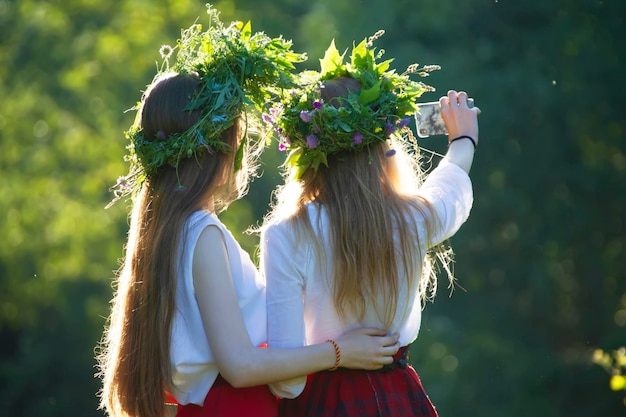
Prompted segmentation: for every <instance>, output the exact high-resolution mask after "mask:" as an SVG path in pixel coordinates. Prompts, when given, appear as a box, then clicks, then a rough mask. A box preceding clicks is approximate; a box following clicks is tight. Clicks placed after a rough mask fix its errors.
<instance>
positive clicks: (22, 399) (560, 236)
mask: <svg viewBox="0 0 626 417" xmlns="http://www.w3.org/2000/svg"><path fill="white" fill-rule="evenodd" d="M213 4H214V5H215V6H216V7H217V8H218V9H219V10H220V11H221V12H222V20H224V21H226V22H229V21H231V20H244V21H245V20H249V19H250V20H252V25H253V30H262V31H265V32H267V33H268V34H270V35H272V36H278V35H280V34H282V35H284V37H286V38H291V39H293V40H294V49H295V50H297V51H306V52H308V54H309V61H308V63H307V64H306V65H303V66H302V68H317V62H318V58H320V57H321V54H322V53H323V51H324V49H325V48H326V46H327V45H328V43H329V42H330V40H331V39H332V38H335V39H336V42H337V45H338V47H339V49H343V48H346V47H348V46H350V45H351V43H352V41H353V40H357V41H360V40H361V39H363V38H364V37H367V36H369V35H371V34H373V33H374V32H375V31H376V30H378V29H384V30H385V31H386V35H385V36H383V37H382V38H381V39H380V40H379V41H378V42H377V45H378V46H379V47H382V48H384V49H385V50H386V57H395V58H396V61H395V67H396V68H398V69H400V70H403V69H404V68H406V66H407V65H409V64H411V63H414V62H418V63H420V64H439V65H441V67H442V70H441V71H437V72H435V73H433V74H432V75H431V77H430V78H429V79H427V80H426V81H427V82H428V83H430V84H432V85H433V86H435V87H436V88H437V92H435V93H429V94H427V95H426V96H424V101H430V100H436V99H438V98H439V96H441V95H442V94H445V92H446V91H447V90H448V89H463V90H466V91H468V92H469V93H470V95H472V96H473V97H475V99H476V103H477V105H478V106H480V108H481V109H482V115H481V116H480V126H481V143H480V146H479V149H478V152H477V155H476V159H475V162H474V167H473V170H472V178H473V181H474V186H475V205H474V208H473V211H472V215H471V217H470V219H469V221H468V223H467V224H466V225H465V226H464V227H463V228H462V229H461V231H460V232H459V234H457V236H455V237H454V238H453V240H452V244H453V246H454V248H455V250H456V254H457V263H456V275H457V277H458V279H459V284H460V285H461V286H462V287H463V288H464V289H460V288H457V289H456V290H455V291H454V293H453V294H452V296H451V297H449V295H450V294H449V292H448V291H447V290H446V288H445V284H444V283H443V280H442V285H441V289H440V291H439V295H438V297H437V299H436V301H435V303H433V304H429V305H428V306H427V307H426V310H425V313H424V321H423V325H422V331H421V334H420V337H419V338H418V340H417V341H416V343H415V344H414V345H413V347H412V363H413V364H414V366H415V367H416V369H417V370H418V372H419V373H420V374H421V377H422V381H423V383H424V385H425V386H426V389H427V391H428V392H429V393H430V396H431V398H432V400H433V401H434V403H435V404H436V405H437V408H438V410H439V412H440V415H441V416H442V417H444V416H454V417H462V416H463V417H464V416H467V417H469V416H481V417H502V416H505V417H508V416H511V417H517V416H519V417H533V416H542V417H552V416H568V417H577V416H580V417H582V416H585V417H589V416H615V417H617V416H624V415H626V406H625V404H624V397H625V396H626V391H624V388H623V387H621V386H620V384H621V381H622V380H621V379H620V378H619V376H617V377H613V379H611V375H610V372H614V373H616V374H619V373H620V372H624V370H623V368H622V367H620V366H619V365H617V366H613V370H612V371H611V369H610V368H611V366H610V355H611V352H613V351H614V350H616V349H618V348H619V347H620V346H624V345H626V279H625V275H626V233H625V232H626V224H625V221H626V220H625V219H626V216H625V214H624V211H625V209H626V192H625V191H626V185H625V184H626V139H625V137H624V134H625V129H626V117H625V116H624V113H625V111H626V105H625V103H626V87H625V83H624V81H625V79H624V78H625V77H624V74H625V72H624V65H625V64H626V59H625V58H626V34H625V31H624V29H625V28H626V24H625V23H626V22H625V16H626V2H624V1H621V0H604V1H599V0H527V1H522V0H495V1H494V0H466V1H459V0H411V1H409V0H393V1H390V0H361V1H357V0H315V1H310V2H303V1H296V0H238V1H234V0H226V1H216V2H215V3H213ZM204 13H205V6H204V2H202V1H191V0H169V1H165V0H150V1H148V0H120V1H113V2H107V1H97V0H50V1H34V0H13V1H10V0H9V1H7V0H0V178H1V181H0V208H1V211H2V214H1V215H0V236H3V238H2V239H0V414H1V415H6V416H28V417H31V416H32V417H35V416H37V417H40V416H48V417H51V416H59V417H60V416H70V415H71V416H85V417H91V416H102V412H101V411H98V410H97V400H96V392H97V390H98V388H99V381H98V380H97V379H95V378H94V373H95V368H94V364H95V362H94V359H93V357H94V348H95V346H96V344H97V342H98V340H99V338H100V335H101V332H102V326H103V324H104V317H106V316H107V314H108V308H109V305H108V302H109V300H110V298H111V295H112V289H111V281H112V277H113V275H114V271H115V270H116V269H117V268H118V266H119V258H120V257H121V256H122V246H123V244H124V240H125V236H126V231H127V219H126V209H127V207H125V205H124V204H118V205H116V206H114V207H113V208H111V209H109V210H104V206H105V205H106V203H107V202H108V201H109V200H110V198H111V195H110V194H109V192H108V187H109V186H110V185H111V184H113V183H114V182H115V180H116V179H117V177H118V176H119V175H121V174H124V173H125V172H126V165H125V163H124V162H123V155H124V153H125V149H124V147H125V143H124V138H123V134H122V132H123V131H124V130H125V129H126V128H127V127H128V126H130V124H131V122H132V119H133V117H134V113H132V112H125V110H126V109H128V108H130V107H132V106H133V105H134V104H135V102H136V101H137V100H138V99H139V97H140V94H141V90H142V89H143V88H144V87H145V85H146V84H147V83H148V82H149V81H150V80H151V78H152V76H153V74H154V72H155V70H156V62H157V61H158V60H159V56H158V49H159V47H160V46H161V45H162V44H173V42H174V41H175V40H176V39H177V38H178V36H179V34H180V29H181V28H183V27H187V26H189V25H190V24H191V23H193V21H194V20H195V19H196V18H197V17H200V21H201V22H202V21H203V19H205V14H204ZM421 144H422V145H423V146H424V147H425V148H428V149H431V150H435V151H439V152H441V151H444V150H445V139H444V138H443V137H435V138H429V139H424V140H422V142H421ZM280 158H281V156H280V155H279V154H278V152H277V151H275V150H274V149H273V148H272V149H268V152H267V153H266V155H265V157H264V166H263V170H264V174H265V175H264V176H263V177H262V178H260V179H257V180H256V181H255V182H254V183H253V184H252V188H251V191H250V193H249V195H248V197H247V198H246V199H245V200H243V201H241V202H238V203H236V204H234V205H233V206H232V207H231V209H230V210H229V212H228V213H226V214H225V215H224V216H223V219H224V221H225V222H226V223H227V224H228V226H229V227H230V228H231V229H232V230H233V232H234V233H235V235H236V236H238V237H240V239H241V242H242V244H243V245H244V247H245V249H247V250H248V251H249V252H250V253H252V254H255V253H256V245H257V237H256V236H254V235H246V234H243V231H244V230H245V229H246V228H247V227H248V226H249V225H253V224H256V223H257V222H258V221H259V220H260V219H261V217H262V216H263V214H264V213H265V212H266V210H267V207H268V202H269V201H270V194H271V190H272V189H273V188H274V186H275V185H276V184H277V182H278V181H279V180H280V178H279V176H278V174H277V170H276V165H277V164H278V163H279V162H280ZM436 160H437V158H435V161H436ZM596 349H602V350H603V351H606V352H607V356H605V358H604V359H605V363H604V365H605V366H601V365H599V364H597V363H594V360H593V353H594V351H595V350H596ZM605 368H606V369H605ZM610 381H613V386H612V387H611V385H610V383H609V382H610Z"/></svg>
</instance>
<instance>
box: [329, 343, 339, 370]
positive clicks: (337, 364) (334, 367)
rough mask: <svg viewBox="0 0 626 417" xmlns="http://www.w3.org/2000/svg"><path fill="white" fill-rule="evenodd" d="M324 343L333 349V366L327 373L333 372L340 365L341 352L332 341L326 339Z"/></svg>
mask: <svg viewBox="0 0 626 417" xmlns="http://www.w3.org/2000/svg"><path fill="white" fill-rule="evenodd" d="M326 341H327V342H328V343H330V344H331V345H333V347H334V348H335V366H333V367H332V368H330V369H329V371H334V370H336V369H337V368H339V364H341V350H339V345H338V344H337V342H335V341H334V340H333V339H328V340H326Z"/></svg>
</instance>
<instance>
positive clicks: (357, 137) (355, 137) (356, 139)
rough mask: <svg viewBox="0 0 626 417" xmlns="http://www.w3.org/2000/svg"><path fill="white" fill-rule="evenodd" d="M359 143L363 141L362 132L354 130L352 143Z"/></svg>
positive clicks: (355, 144)
mask: <svg viewBox="0 0 626 417" xmlns="http://www.w3.org/2000/svg"><path fill="white" fill-rule="evenodd" d="M361 143H363V134H362V133H361V132H356V133H355V134H354V135H352V144H353V145H354V146H357V145H360V144H361Z"/></svg>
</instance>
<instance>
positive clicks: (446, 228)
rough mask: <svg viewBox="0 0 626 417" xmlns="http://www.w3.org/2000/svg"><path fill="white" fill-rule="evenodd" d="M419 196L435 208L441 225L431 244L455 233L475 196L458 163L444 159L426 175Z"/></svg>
mask: <svg viewBox="0 0 626 417" xmlns="http://www.w3.org/2000/svg"><path fill="white" fill-rule="evenodd" d="M419 195H420V196H421V197H423V198H425V199H426V200H427V201H428V202H429V203H430V204H431V206H432V207H433V214H434V215H435V216H437V218H438V220H439V222H440V223H439V225H440V227H438V228H436V229H435V230H434V231H433V235H432V236H431V239H430V244H431V245H433V246H434V245H437V244H438V243H441V242H443V241H444V240H446V239H448V238H450V237H451V236H452V235H454V234H455V233H456V232H457V230H459V228H460V227H461V225H462V224H463V223H465V221H466V220H467V218H468V217H469V214H470V210H471V209H472V204H473V202H474V196H473V192H472V182H471V180H470V178H469V176H468V175H467V173H466V172H465V171H463V170H462V169H461V168H460V167H459V166H457V165H455V164H453V163H451V162H448V161H447V160H445V159H443V160H442V161H441V162H440V163H439V166H437V168H435V169H434V170H433V171H432V172H431V173H430V174H429V175H428V177H427V178H426V181H424V184H422V187H420V190H419Z"/></svg>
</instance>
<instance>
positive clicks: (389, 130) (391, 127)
mask: <svg viewBox="0 0 626 417" xmlns="http://www.w3.org/2000/svg"><path fill="white" fill-rule="evenodd" d="M395 131H396V127H395V126H394V125H392V124H391V123H385V132H386V133H387V135H391V134H392V133H394V132H395Z"/></svg>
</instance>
